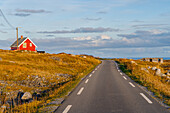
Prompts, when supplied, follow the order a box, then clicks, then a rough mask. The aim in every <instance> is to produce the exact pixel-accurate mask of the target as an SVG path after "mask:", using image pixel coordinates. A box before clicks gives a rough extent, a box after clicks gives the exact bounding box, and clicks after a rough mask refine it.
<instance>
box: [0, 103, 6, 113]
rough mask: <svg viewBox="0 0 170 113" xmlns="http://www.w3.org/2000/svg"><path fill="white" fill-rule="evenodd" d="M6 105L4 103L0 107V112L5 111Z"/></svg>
mask: <svg viewBox="0 0 170 113" xmlns="http://www.w3.org/2000/svg"><path fill="white" fill-rule="evenodd" d="M6 108H7V107H6V105H5V104H4V105H2V106H1V108H0V113H4V112H5V110H6Z"/></svg>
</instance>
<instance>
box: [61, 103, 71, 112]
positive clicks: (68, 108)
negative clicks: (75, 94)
mask: <svg viewBox="0 0 170 113" xmlns="http://www.w3.org/2000/svg"><path fill="white" fill-rule="evenodd" d="M71 107H72V105H68V106H67V107H66V109H65V110H64V111H63V113H68V111H69V110H70V108H71Z"/></svg>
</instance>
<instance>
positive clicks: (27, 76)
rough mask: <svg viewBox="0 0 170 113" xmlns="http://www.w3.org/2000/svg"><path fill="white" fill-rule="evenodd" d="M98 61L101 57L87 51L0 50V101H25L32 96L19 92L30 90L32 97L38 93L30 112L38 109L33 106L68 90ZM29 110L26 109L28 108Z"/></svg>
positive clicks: (13, 108)
mask: <svg viewBox="0 0 170 113" xmlns="http://www.w3.org/2000/svg"><path fill="white" fill-rule="evenodd" d="M99 63H100V61H99V60H97V59H95V58H94V57H92V56H88V55H86V56H83V55H72V54H65V53H60V54H48V53H47V54H40V53H35V52H24V51H8V50H0V72H1V73H0V91H1V95H2V96H1V100H0V104H1V105H5V106H14V105H20V104H19V102H18V101H21V104H24V103H25V102H24V101H25V100H27V101H29V99H30V98H28V96H27V98H25V100H24V99H22V97H19V93H21V94H22V95H20V96H23V95H24V93H25V92H28V94H31V96H32V98H34V97H36V100H35V101H34V103H36V105H30V107H29V110H30V111H29V112H36V109H34V108H35V107H37V106H42V103H43V102H44V101H47V100H48V101H50V100H52V99H53V98H57V97H62V96H63V95H65V94H67V93H68V91H70V90H71V89H72V88H73V87H74V86H75V85H76V84H78V82H79V81H80V80H81V78H82V77H84V76H85V75H87V74H88V73H89V72H90V71H92V70H93V69H94V68H95V67H96V66H97V65H98V64H99ZM61 89H62V90H61ZM33 96H34V97H33ZM49 97H50V98H49ZM32 98H31V101H32ZM12 99H15V102H13V103H12V104H11V103H10V101H11V100H12ZM38 100H40V101H38ZM7 102H8V103H7ZM30 108H31V109H32V111H31V109H30ZM11 109H12V110H13V111H18V112H20V111H22V112H23V111H24V110H25V108H24V107H21V106H20V107H18V106H17V107H16V106H15V107H10V110H11ZM27 110H28V108H27ZM27 110H26V111H25V112H28V111H27Z"/></svg>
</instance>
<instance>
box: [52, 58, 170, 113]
mask: <svg viewBox="0 0 170 113" xmlns="http://www.w3.org/2000/svg"><path fill="white" fill-rule="evenodd" d="M55 113H170V112H169V111H168V110H167V109H166V108H165V107H163V106H161V105H160V104H159V103H158V102H157V101H156V100H154V99H153V98H152V97H151V96H149V95H148V94H147V93H146V92H145V91H143V90H142V89H141V88H139V87H138V86H137V85H136V83H134V82H133V81H132V80H131V79H129V77H127V76H126V75H124V74H123V73H122V72H121V71H120V70H119V69H118V68H117V65H116V64H115V63H114V61H109V60H106V61H103V62H102V64H100V65H99V66H98V67H97V68H96V69H95V70H94V71H93V72H91V73H90V74H89V75H88V76H87V77H86V78H85V79H84V80H83V81H82V82H81V83H80V84H79V85H78V86H77V87H76V88H75V90H74V91H73V92H72V93H71V94H70V95H69V96H68V97H67V98H66V99H65V101H64V102H63V103H62V104H61V106H60V107H59V108H58V109H57V110H56V111H55Z"/></svg>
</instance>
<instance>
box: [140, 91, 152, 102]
mask: <svg viewBox="0 0 170 113" xmlns="http://www.w3.org/2000/svg"><path fill="white" fill-rule="evenodd" d="M140 95H141V96H142V97H143V98H144V99H145V100H146V101H147V102H148V103H149V104H152V101H151V100H150V99H149V98H148V97H146V96H145V95H144V94H143V93H140Z"/></svg>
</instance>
